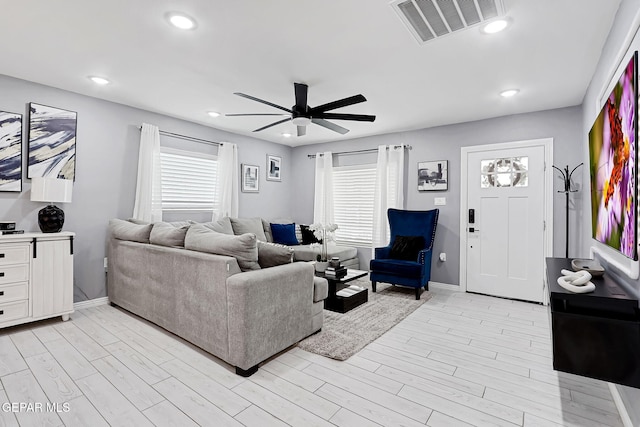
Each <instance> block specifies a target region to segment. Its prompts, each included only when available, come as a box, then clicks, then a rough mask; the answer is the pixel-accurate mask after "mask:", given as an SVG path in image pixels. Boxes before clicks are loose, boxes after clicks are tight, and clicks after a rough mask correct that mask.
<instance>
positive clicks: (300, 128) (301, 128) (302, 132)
mask: <svg viewBox="0 0 640 427" xmlns="http://www.w3.org/2000/svg"><path fill="white" fill-rule="evenodd" d="M306 134H307V127H306V126H298V136H305V135H306Z"/></svg>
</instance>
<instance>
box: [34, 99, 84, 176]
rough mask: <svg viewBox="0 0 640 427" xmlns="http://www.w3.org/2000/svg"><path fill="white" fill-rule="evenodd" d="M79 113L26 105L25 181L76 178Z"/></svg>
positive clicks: (39, 105)
mask: <svg viewBox="0 0 640 427" xmlns="http://www.w3.org/2000/svg"><path fill="white" fill-rule="evenodd" d="M77 116H78V114H77V113H76V112H73V111H67V110H61V109H60V108H55V107H49V106H46V105H41V104H36V103H33V102H32V103H30V104H29V168H28V171H27V178H33V177H34V176H37V177H40V176H41V177H47V178H60V179H71V180H74V179H75V174H76V127H77Z"/></svg>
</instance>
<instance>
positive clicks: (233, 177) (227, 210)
mask: <svg viewBox="0 0 640 427" xmlns="http://www.w3.org/2000/svg"><path fill="white" fill-rule="evenodd" d="M239 176H240V171H239V169H238V146H237V145H236V144H232V143H230V142H223V143H222V144H221V145H220V147H219V148H218V179H217V182H216V192H217V194H218V206H216V209H214V210H213V218H212V219H213V220H214V221H215V220H217V219H218V218H222V217H225V216H230V217H233V218H237V217H238V189H239Z"/></svg>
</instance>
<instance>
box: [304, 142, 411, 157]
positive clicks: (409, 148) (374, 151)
mask: <svg viewBox="0 0 640 427" xmlns="http://www.w3.org/2000/svg"><path fill="white" fill-rule="evenodd" d="M400 147H403V146H402V145H394V146H393V148H400ZM404 148H406V149H407V150H412V149H413V147H412V146H410V145H404ZM387 149H388V147H387ZM377 152H378V149H377V148H367V149H366V150H353V151H337V152H335V153H332V154H360V153H377ZM320 155H321V156H322V153H320ZM307 157H308V158H310V159H315V158H316V155H315V154H307Z"/></svg>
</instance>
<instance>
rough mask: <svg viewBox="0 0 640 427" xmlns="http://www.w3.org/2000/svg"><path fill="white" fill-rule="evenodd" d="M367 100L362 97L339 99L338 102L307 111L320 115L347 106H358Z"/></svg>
mask: <svg viewBox="0 0 640 427" xmlns="http://www.w3.org/2000/svg"><path fill="white" fill-rule="evenodd" d="M366 100H367V98H365V97H364V96H362V95H354V96H350V97H348V98H344V99H339V100H338V101H333V102H329V103H327V104H322V105H319V106H317V107H313V108H311V109H309V111H310V112H311V113H312V114H313V113H318V112H320V113H322V112H324V111H329V110H335V109H336V108H342V107H346V106H349V105H354V104H359V103H361V102H365V101H366Z"/></svg>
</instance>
